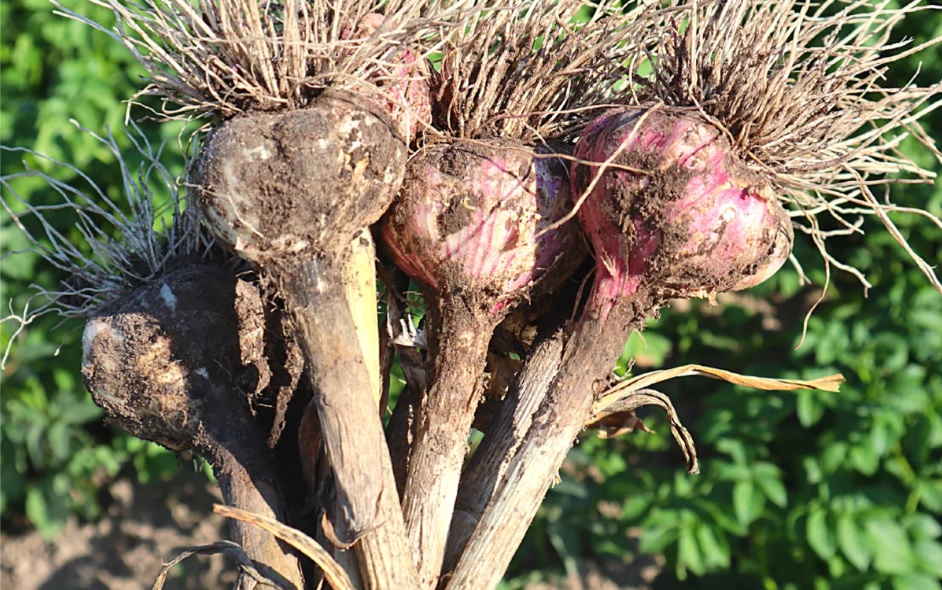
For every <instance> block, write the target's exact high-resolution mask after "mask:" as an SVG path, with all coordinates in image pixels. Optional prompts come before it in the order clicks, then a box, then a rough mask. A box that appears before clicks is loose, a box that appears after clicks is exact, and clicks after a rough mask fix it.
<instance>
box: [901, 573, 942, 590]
mask: <svg viewBox="0 0 942 590" xmlns="http://www.w3.org/2000/svg"><path fill="white" fill-rule="evenodd" d="M940 588H942V586H940V585H939V580H938V578H934V577H932V576H927V575H925V574H917V573H916V572H908V573H905V574H900V575H897V576H893V590H939V589H940Z"/></svg>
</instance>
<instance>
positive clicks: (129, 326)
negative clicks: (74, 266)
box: [82, 263, 303, 588]
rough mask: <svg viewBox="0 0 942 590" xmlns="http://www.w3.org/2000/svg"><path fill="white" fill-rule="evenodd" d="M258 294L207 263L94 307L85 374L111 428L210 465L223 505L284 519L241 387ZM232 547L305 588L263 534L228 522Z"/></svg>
mask: <svg viewBox="0 0 942 590" xmlns="http://www.w3.org/2000/svg"><path fill="white" fill-rule="evenodd" d="M263 305H264V303H263V300H262V298H261V295H260V294H259V292H258V290H257V288H256V287H254V286H253V285H251V284H249V283H247V282H244V281H242V280H239V279H237V278H235V277H234V276H233V274H232V273H231V272H229V271H226V270H224V269H223V268H222V267H220V266H217V265H212V264H204V263H196V264H192V265H186V266H183V267H181V268H179V269H177V270H174V271H170V272H168V273H167V274H166V275H165V276H164V277H162V278H161V279H160V280H158V281H156V282H154V283H153V284H149V285H145V286H143V287H140V288H138V289H136V290H134V291H131V292H130V293H128V294H127V295H125V296H124V297H122V298H120V299H118V300H116V301H114V302H112V303H110V304H108V305H107V306H105V307H104V308H102V309H100V310H99V311H98V312H96V313H95V315H93V316H92V317H91V318H89V320H88V323H87V324H86V326H85V332H84V334H83V337H82V375H83V378H84V381H85V386H86V388H87V389H88V391H89V392H91V395H92V398H93V399H94V400H95V403H97V404H98V405H99V406H101V407H102V408H104V409H105V412H106V414H107V416H108V419H109V421H111V422H112V423H114V424H117V425H118V426H120V427H121V428H123V429H124V430H126V431H128V432H130V433H131V434H133V435H134V436H137V437H139V438H142V439H144V440H150V441H154V442H157V443H159V444H161V445H163V446H165V447H167V448H169V449H172V450H175V451H182V450H187V449H192V450H194V451H196V452H197V453H199V454H200V455H202V456H203V457H205V458H206V459H207V460H208V461H209V462H210V464H211V465H212V467H213V472H214V473H215V475H216V478H217V479H218V481H219V487H220V490H221V491H222V496H223V499H224V500H225V502H226V504H228V505H230V506H236V507H238V508H241V509H243V510H249V511H252V512H256V513H258V514H262V515H265V516H269V517H271V518H278V519H284V518H285V517H286V509H285V504H284V499H283V497H282V494H281V492H280V490H279V487H278V481H277V474H276V470H275V465H276V461H275V458H274V456H273V453H272V451H271V449H269V448H268V445H267V444H266V440H265V433H264V432H262V430H261V429H260V428H259V427H258V426H257V424H256V423H255V420H254V418H253V416H252V413H251V412H250V410H249V407H248V404H247V402H246V400H245V398H244V397H243V395H244V392H242V391H241V390H240V388H239V378H240V375H243V374H257V373H256V370H255V368H254V367H253V366H246V365H247V364H248V363H246V362H244V361H243V357H244V356H246V354H244V352H243V351H245V352H246V353H247V352H248V351H249V350H250V349H253V348H261V347H263V343H261V342H259V341H258V339H259V338H260V336H261V334H262V330H258V329H257V327H258V326H259V325H262V326H264V325H265V319H264V308H263ZM229 523H230V527H231V529H232V538H233V541H235V542H237V543H239V544H240V545H241V546H242V547H243V548H244V549H245V550H246V551H247V552H248V554H249V556H250V557H251V558H252V559H253V560H257V561H259V562H261V563H264V564H266V565H268V566H269V567H271V568H273V569H274V570H275V571H276V572H277V573H278V574H279V575H280V576H281V577H282V578H283V579H284V580H286V581H290V583H291V584H293V585H295V586H296V587H298V588H300V587H302V586H303V581H302V577H301V570H300V564H299V562H298V559H297V557H296V556H294V555H292V554H291V553H288V552H286V551H284V550H283V549H282V547H281V546H280V544H279V543H278V541H277V540H276V539H275V538H274V537H273V536H271V535H270V534H269V533H267V532H265V531H262V530H261V529H259V528H257V527H254V526H250V525H246V524H244V523H241V522H238V521H235V520H230V521H229Z"/></svg>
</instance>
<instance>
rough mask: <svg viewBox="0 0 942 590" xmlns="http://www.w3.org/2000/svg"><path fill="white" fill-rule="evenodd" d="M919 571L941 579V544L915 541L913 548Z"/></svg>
mask: <svg viewBox="0 0 942 590" xmlns="http://www.w3.org/2000/svg"><path fill="white" fill-rule="evenodd" d="M913 553H914V554H915V555H916V563H917V564H918V566H919V569H921V570H922V571H924V572H926V573H929V574H932V575H934V576H936V577H937V578H942V544H940V543H937V542H935V541H916V543H915V545H914V546H913Z"/></svg>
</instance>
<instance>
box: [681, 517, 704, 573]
mask: <svg viewBox="0 0 942 590" xmlns="http://www.w3.org/2000/svg"><path fill="white" fill-rule="evenodd" d="M677 561H678V562H679V563H680V564H683V565H684V566H685V567H686V568H687V569H689V570H690V571H692V572H693V573H694V574H696V575H698V576H702V575H703V574H704V573H706V567H705V566H704V563H703V555H702V554H701V553H700V548H699V547H698V545H697V539H696V536H695V531H694V523H693V522H688V523H685V525H684V526H682V528H681V529H680V537H679V538H678V540H677Z"/></svg>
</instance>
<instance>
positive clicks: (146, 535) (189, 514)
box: [0, 468, 663, 590]
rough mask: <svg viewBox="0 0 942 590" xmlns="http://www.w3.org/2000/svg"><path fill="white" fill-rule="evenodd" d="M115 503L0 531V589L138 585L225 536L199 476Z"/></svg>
mask: <svg viewBox="0 0 942 590" xmlns="http://www.w3.org/2000/svg"><path fill="white" fill-rule="evenodd" d="M108 493H109V494H110V496H111V497H112V498H113V502H112V503H111V505H110V506H109V507H108V509H107V512H106V514H105V515H104V516H103V517H102V518H101V519H100V520H99V521H98V522H95V523H84V524H82V523H79V522H77V521H76V520H75V519H74V518H73V519H71V520H70V521H69V523H68V524H67V525H66V527H65V528H64V529H63V530H62V532H61V533H59V535H58V536H57V537H56V538H55V539H54V540H52V541H49V542H47V541H44V540H43V539H42V537H40V536H39V534H38V533H37V532H35V531H32V530H31V531H29V532H26V533H22V534H12V533H10V532H8V531H3V532H0V588H2V590H140V589H142V588H150V587H151V585H152V584H153V582H154V579H155V578H156V577H157V574H158V572H159V571H160V568H161V566H162V565H163V564H164V563H165V562H167V561H169V560H171V559H173V558H174V557H176V556H177V555H178V554H179V553H180V552H181V551H182V550H183V549H184V548H186V547H191V546H194V545H203V544H208V543H212V542H214V541H218V540H221V539H226V538H227V537H228V527H227V525H226V523H225V519H223V518H222V517H220V516H218V515H215V514H213V513H212V505H213V503H216V502H220V501H221V498H220V496H219V492H218V490H217V488H216V487H215V486H214V485H213V484H211V483H210V482H209V481H208V479H207V477H206V476H205V475H204V474H202V473H197V472H194V471H193V470H191V469H186V468H183V469H181V470H180V471H179V472H178V473H177V474H176V475H175V476H174V477H173V478H171V479H169V480H167V481H161V482H154V483H151V484H147V485H141V484H138V483H136V482H133V481H131V480H129V479H127V478H123V479H119V480H117V481H115V482H113V483H112V484H110V485H109V486H108ZM662 568H663V558H662V557H660V556H641V557H639V558H637V559H635V560H633V561H631V562H625V563H616V562H614V561H609V562H607V563H602V564H599V563H595V562H592V561H580V562H579V563H578V564H577V571H572V572H570V573H569V575H548V576H547V579H546V580H545V581H542V582H531V583H529V584H527V585H526V586H525V589H526V590H647V589H649V588H650V583H651V582H652V580H653V579H654V578H655V577H656V576H657V574H658V573H659V572H660V570H661V569H662ZM234 580H235V565H234V564H233V563H232V562H230V561H227V560H226V559H224V558H223V557H221V556H219V555H214V556H208V557H207V556H194V557H191V558H190V559H188V560H186V561H184V562H183V563H182V564H180V565H178V566H176V568H175V569H174V571H173V572H172V575H171V576H169V577H168V580H167V583H166V585H165V586H164V588H165V589H166V590H215V589H217V588H218V589H228V588H231V587H232V583H233V582H234Z"/></svg>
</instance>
